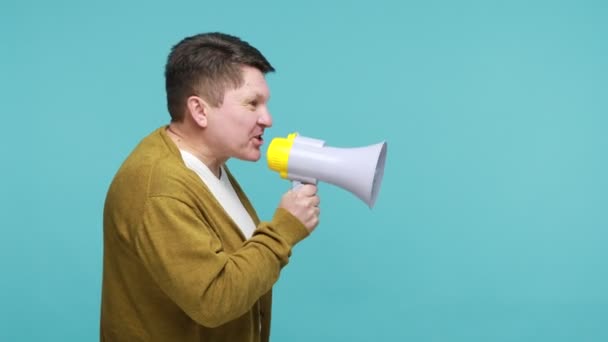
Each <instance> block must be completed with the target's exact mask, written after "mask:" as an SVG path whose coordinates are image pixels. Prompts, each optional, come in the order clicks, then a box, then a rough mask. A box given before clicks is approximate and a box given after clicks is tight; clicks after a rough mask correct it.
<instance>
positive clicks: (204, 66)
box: [165, 33, 274, 122]
mask: <svg viewBox="0 0 608 342" xmlns="http://www.w3.org/2000/svg"><path fill="white" fill-rule="evenodd" d="M243 66H249V67H253V68H255V69H258V70H259V71H260V72H261V73H262V74H266V73H268V72H272V71H274V68H273V67H272V65H270V63H269V62H268V61H267V60H266V58H265V57H264V56H263V55H262V54H261V53H260V51H258V50H257V49H256V48H254V47H253V46H251V45H249V44H248V43H247V42H245V41H242V40H241V39H239V38H237V37H234V36H230V35H227V34H223V33H203V34H199V35H195V36H192V37H187V38H185V39H183V40H182V41H181V42H179V43H178V44H177V45H175V46H174V47H173V49H172V50H171V53H170V54H169V58H168V60H167V65H166V67H165V86H166V91H167V106H168V109H169V113H170V114H171V121H175V122H180V121H182V120H183V119H184V116H185V115H186V113H187V112H188V106H187V99H188V98H189V97H190V96H193V95H195V96H199V97H201V98H202V99H203V100H205V101H206V103H207V104H209V105H211V106H214V107H218V106H220V105H221V104H222V102H223V99H224V93H225V91H226V90H228V89H236V88H238V87H240V86H241V85H242V84H243V75H242V67H243Z"/></svg>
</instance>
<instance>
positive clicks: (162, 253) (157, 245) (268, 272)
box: [134, 196, 308, 328]
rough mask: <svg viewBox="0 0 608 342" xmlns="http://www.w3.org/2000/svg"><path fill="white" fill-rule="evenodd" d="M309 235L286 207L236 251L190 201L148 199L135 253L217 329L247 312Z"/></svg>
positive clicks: (187, 307)
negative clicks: (230, 249)
mask: <svg viewBox="0 0 608 342" xmlns="http://www.w3.org/2000/svg"><path fill="white" fill-rule="evenodd" d="M307 235H308V230H307V229H306V228H305V227H304V225H303V224H302V223H301V222H300V221H299V220H298V219H297V218H296V217H294V216H293V215H291V214H290V213H289V212H288V211H286V210H285V209H281V208H279V209H277V211H276V212H275V215H274V217H273V219H272V220H271V221H270V222H262V223H260V224H259V225H258V227H257V229H256V231H255V233H254V235H253V236H252V237H251V238H250V239H249V240H247V241H246V243H244V244H243V246H242V247H241V248H240V249H239V250H237V251H236V252H234V253H226V252H225V251H224V250H223V248H222V244H221V241H220V240H219V239H218V237H217V235H216V234H215V233H214V230H213V227H209V225H208V224H207V223H206V222H204V220H202V219H201V218H200V217H199V216H197V215H196V212H195V211H194V210H193V208H191V207H190V206H188V205H187V204H186V203H184V202H182V201H180V200H178V199H175V198H171V197H165V196H157V197H151V198H149V199H148V201H147V203H146V206H145V210H144V213H143V220H142V224H141V227H139V229H137V230H136V233H135V240H134V244H135V246H134V247H135V251H136V253H137V254H138V256H139V257H140V259H141V261H142V262H143V264H144V266H145V267H146V269H147V270H148V271H149V273H150V274H151V275H152V278H153V279H154V280H155V281H156V283H157V284H158V286H159V287H160V288H161V289H162V290H163V291H164V292H165V293H166V294H167V295H168V296H169V297H170V298H171V299H172V300H173V301H174V302H175V303H176V304H177V305H178V306H179V307H180V308H181V309H182V310H184V312H186V314H188V315H189V316H190V317H191V318H192V319H193V320H195V321H196V322H197V323H199V324H201V325H203V326H206V327H210V328H213V327H217V326H220V325H222V324H224V323H226V322H229V321H231V320H233V319H236V318H238V317H240V316H241V315H243V314H244V313H246V312H247V311H248V310H250V309H251V307H252V306H253V305H254V304H255V302H256V301H257V300H258V299H259V298H260V297H261V296H262V295H264V294H265V293H267V292H268V291H269V290H270V289H271V287H272V285H273V284H274V283H275V282H276V281H277V279H278V277H279V271H280V269H281V268H282V267H283V266H285V265H286V264H287V262H288V260H289V256H290V254H291V248H292V247H293V246H294V245H295V244H296V243H298V242H299V241H300V240H302V239H304V238H305V237H306V236H307Z"/></svg>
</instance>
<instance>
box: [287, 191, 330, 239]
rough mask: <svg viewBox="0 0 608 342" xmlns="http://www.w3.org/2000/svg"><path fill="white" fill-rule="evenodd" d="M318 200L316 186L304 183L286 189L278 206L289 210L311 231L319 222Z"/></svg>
mask: <svg viewBox="0 0 608 342" xmlns="http://www.w3.org/2000/svg"><path fill="white" fill-rule="evenodd" d="M320 201H321V200H320V199H319V196H317V186H316V185H312V184H304V185H302V186H300V187H299V188H297V189H292V190H289V191H287V192H286V193H285V194H284V195H283V197H282V198H281V203H279V208H283V209H285V210H287V211H289V212H290V213H291V214H292V215H293V216H295V217H296V218H297V219H298V220H300V221H301V222H302V223H303V224H304V226H305V227H306V228H307V229H308V231H310V232H312V231H313V230H314V229H315V227H317V225H318V224H319V203H320Z"/></svg>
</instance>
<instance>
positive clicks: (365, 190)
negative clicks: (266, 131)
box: [266, 133, 387, 208]
mask: <svg viewBox="0 0 608 342" xmlns="http://www.w3.org/2000/svg"><path fill="white" fill-rule="evenodd" d="M386 150H387V144H386V142H381V143H378V144H375V145H370V146H366V147H356V148H336V147H327V146H325V141H323V140H318V139H313V138H307V137H303V136H300V135H298V134H297V133H292V134H289V135H288V136H287V138H274V139H272V141H271V142H270V145H269V146H268V152H267V154H266V157H267V160H268V167H269V168H270V169H271V170H274V171H276V172H279V174H280V175H281V177H282V178H285V179H289V180H291V181H293V185H294V187H295V186H297V185H298V184H299V183H306V184H317V181H323V182H327V183H331V184H334V185H336V186H339V187H341V188H343V189H345V190H347V191H350V192H351V193H353V194H354V195H356V196H357V197H359V198H360V199H361V200H362V201H363V202H365V203H366V204H367V205H368V206H369V207H370V208H371V207H373V206H374V203H375V202H376V198H377V197H378V192H379V191H380V185H381V183H382V176H383V175H384V164H385V162H386Z"/></svg>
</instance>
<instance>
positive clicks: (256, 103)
mask: <svg viewBox="0 0 608 342" xmlns="http://www.w3.org/2000/svg"><path fill="white" fill-rule="evenodd" d="M249 105H250V106H253V107H257V106H258V101H251V102H249Z"/></svg>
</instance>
